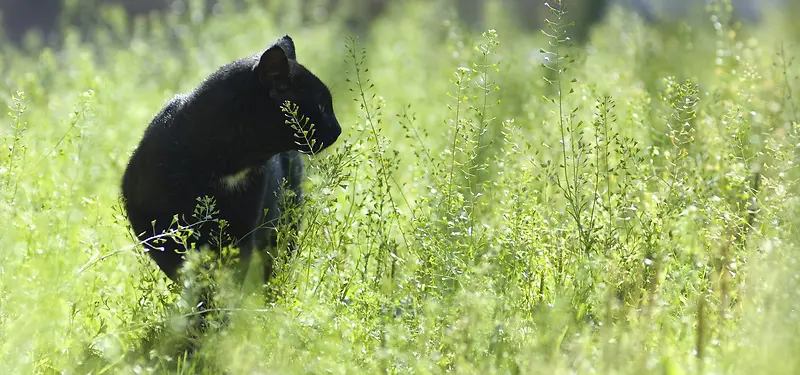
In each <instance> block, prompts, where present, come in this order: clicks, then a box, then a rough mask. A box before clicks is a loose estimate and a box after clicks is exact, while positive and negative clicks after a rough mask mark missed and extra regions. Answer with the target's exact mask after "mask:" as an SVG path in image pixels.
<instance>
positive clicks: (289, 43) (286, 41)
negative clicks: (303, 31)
mask: <svg viewBox="0 0 800 375" xmlns="http://www.w3.org/2000/svg"><path fill="white" fill-rule="evenodd" d="M276 44H278V45H280V46H281V47H283V51H284V52H286V57H288V58H290V59H292V60H297V54H295V52H294V41H293V40H292V38H291V37H289V36H288V35H284V36H282V37H281V38H280V39H278V42H277V43H276Z"/></svg>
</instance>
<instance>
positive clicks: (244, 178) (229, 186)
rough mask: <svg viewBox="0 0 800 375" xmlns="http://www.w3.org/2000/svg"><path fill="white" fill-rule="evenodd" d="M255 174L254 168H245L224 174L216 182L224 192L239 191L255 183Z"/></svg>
mask: <svg viewBox="0 0 800 375" xmlns="http://www.w3.org/2000/svg"><path fill="white" fill-rule="evenodd" d="M255 174H256V173H255V172H254V171H253V168H245V169H242V170H240V171H238V172H236V173H232V174H228V175H223V176H221V177H219V178H218V179H217V181H216V182H217V185H218V186H219V188H220V189H222V191H224V192H230V193H233V192H238V191H242V190H244V189H246V188H247V187H248V186H250V185H252V184H253V179H254V177H255V176H254V175H255Z"/></svg>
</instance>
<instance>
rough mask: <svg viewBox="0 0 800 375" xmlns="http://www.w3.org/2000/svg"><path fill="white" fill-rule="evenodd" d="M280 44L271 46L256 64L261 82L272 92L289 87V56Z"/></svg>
mask: <svg viewBox="0 0 800 375" xmlns="http://www.w3.org/2000/svg"><path fill="white" fill-rule="evenodd" d="M286 55H287V54H286V51H284V50H283V48H281V46H280V45H278V44H275V45H273V46H272V47H269V48H268V49H267V50H266V51H264V53H263V54H261V58H259V59H258V64H256V66H255V71H256V73H257V74H258V79H259V80H260V81H261V84H262V85H264V86H265V87H267V88H268V89H270V91H271V92H274V91H283V90H286V88H288V87H289V81H290V75H291V72H290V71H289V58H288V57H287V56H286Z"/></svg>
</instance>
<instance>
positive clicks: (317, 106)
mask: <svg viewBox="0 0 800 375" xmlns="http://www.w3.org/2000/svg"><path fill="white" fill-rule="evenodd" d="M253 71H254V72H255V73H256V75H257V76H258V80H259V82H260V83H261V85H263V87H264V88H265V89H266V90H267V92H268V95H269V97H270V99H271V100H272V101H274V102H275V103H278V104H279V105H281V104H283V103H285V102H286V101H289V102H291V103H294V104H295V105H297V106H298V108H297V115H298V116H297V117H298V119H299V120H302V117H304V118H306V119H308V124H307V125H306V124H305V123H304V121H301V124H303V125H304V128H305V129H306V130H308V127H310V125H311V124H313V133H311V134H310V135H309V139H308V140H306V139H305V138H304V137H302V136H300V137H294V138H295V139H294V142H295V146H294V147H293V149H296V150H299V151H301V152H305V153H311V152H312V151H313V152H314V153H316V152H320V151H322V150H324V149H325V148H327V147H328V146H330V145H332V144H333V143H334V142H335V141H336V140H337V139H338V138H339V135H340V134H341V132H342V128H341V127H340V126H339V121H338V120H337V119H336V114H335V113H334V111H333V99H332V98H331V93H330V90H328V87H327V86H326V85H325V84H324V83H323V82H322V81H321V80H320V79H319V78H317V76H315V75H314V74H313V73H311V72H310V71H309V70H308V69H306V67H304V66H303V65H302V64H300V63H298V62H297V54H296V53H295V49H294V41H292V38H290V37H289V36H288V35H284V36H283V37H281V38H280V39H278V41H276V42H275V43H274V44H273V45H272V46H270V47H269V48H267V50H266V51H264V52H263V53H262V54H261V57H260V58H259V59H258V61H257V62H256V64H255V65H254V66H253ZM287 119H289V117H287ZM285 126H286V127H290V125H288V124H287V125H285ZM295 135H299V134H295ZM311 140H313V149H312V147H310V146H309V144H308V143H309V142H310V141H311Z"/></svg>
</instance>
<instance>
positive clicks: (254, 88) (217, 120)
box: [122, 36, 341, 281]
mask: <svg viewBox="0 0 800 375" xmlns="http://www.w3.org/2000/svg"><path fill="white" fill-rule="evenodd" d="M286 100H288V101H290V102H292V103H294V104H296V105H297V106H298V109H299V110H298V112H299V114H301V115H302V116H304V117H306V118H307V119H308V120H309V122H308V123H309V124H314V128H313V133H312V135H311V139H312V142H306V141H304V138H303V137H298V134H297V132H296V131H295V130H294V129H293V128H292V126H290V125H287V124H286V120H287V114H286V113H284V111H283V110H282V109H281V105H282V104H283V103H284V102H285V101H286ZM340 133H341V128H340V126H339V122H338V121H337V119H336V116H335V115H334V112H333V104H332V99H331V94H330V91H329V90H328V88H327V87H326V86H325V84H324V83H322V81H320V80H319V78H317V77H316V76H315V75H314V74H313V73H311V72H310V71H308V70H307V69H306V68H305V67H304V66H303V65H301V64H299V63H298V62H297V57H296V55H295V48H294V42H293V41H292V39H291V38H290V37H289V36H283V37H282V38H280V39H279V40H278V41H277V42H275V44H274V45H272V46H271V47H269V48H268V49H267V50H266V51H264V52H263V53H259V54H256V55H253V56H250V57H246V58H242V59H239V60H236V61H233V62H231V63H229V64H227V65H224V66H222V67H221V68H220V69H219V70H217V71H216V72H215V73H213V74H212V75H211V76H210V77H208V78H207V79H206V80H205V81H204V82H202V83H201V84H200V85H199V86H198V87H197V88H195V89H194V90H193V91H192V92H190V93H188V94H182V95H178V96H176V97H175V98H173V99H172V100H171V101H170V102H169V103H167V105H166V106H165V107H164V108H163V109H162V110H161V112H160V113H159V114H158V115H157V116H156V117H155V118H154V119H153V120H152V122H151V123H150V125H149V126H148V127H147V129H146V130H145V132H144V137H143V138H142V140H141V142H140V143H139V145H138V147H137V148H136V150H135V151H134V153H133V155H132V157H131V159H130V161H129V163H128V166H127V168H126V170H125V174H124V176H123V178H122V197H123V199H124V207H125V210H126V212H127V215H128V220H129V221H130V223H131V226H132V227H133V230H134V231H135V232H136V235H137V236H138V238H139V239H140V240H141V241H143V242H144V244H145V246H146V247H147V249H148V253H149V254H150V256H151V257H152V259H154V260H155V262H156V263H157V264H158V266H159V268H160V269H161V270H162V271H163V272H164V273H165V274H166V275H167V276H168V277H169V278H171V279H172V280H176V281H177V279H178V273H179V272H178V271H179V270H180V267H181V265H182V264H183V261H184V258H183V255H182V254H181V252H184V251H185V250H186V246H185V245H184V244H182V243H179V242H176V241H174V240H173V239H171V238H169V237H168V236H160V237H161V238H159V239H158V240H154V239H153V237H154V236H159V235H161V234H162V233H163V232H165V231H167V230H169V229H171V228H172V229H174V228H176V226H175V224H174V223H173V217H176V215H177V219H178V223H179V224H181V225H193V226H194V227H193V228H192V229H193V230H194V231H195V232H196V233H199V235H197V236H194V237H192V238H190V239H191V240H192V241H193V242H194V244H195V245H196V248H200V247H201V246H203V245H209V246H210V247H211V248H212V249H219V248H220V246H226V245H231V244H233V245H236V247H238V248H239V251H240V264H242V265H243V266H246V265H247V264H248V261H249V259H250V257H251V255H252V252H253V251H261V250H264V249H266V248H268V247H269V246H275V240H276V232H275V227H276V225H278V223H277V220H278V218H279V217H280V215H281V207H280V206H279V203H280V197H279V194H278V193H279V191H281V187H282V186H286V188H287V189H288V191H291V192H293V194H292V195H293V197H290V199H289V200H290V201H293V202H294V203H300V201H301V200H302V196H303V192H302V190H301V186H300V185H301V179H302V175H303V165H302V159H301V155H300V153H316V152H319V151H322V150H323V149H325V148H327V147H328V146H330V145H331V144H332V143H334V142H335V141H336V139H337V138H338V137H339V135H340ZM308 143H312V145H309V144H308ZM284 180H285V181H286V184H285V185H283V181H284ZM202 197H213V198H214V200H215V208H216V210H217V211H218V218H219V219H224V220H225V221H227V227H226V228H224V232H225V233H226V234H228V235H229V236H230V238H229V239H228V240H224V241H223V243H219V242H220V241H218V240H217V236H215V232H214V230H216V228H219V225H218V224H215V223H213V222H203V221H198V219H197V218H196V217H194V212H195V208H196V207H197V204H198V198H202ZM265 209H266V215H265V214H264V211H265ZM298 220H299V218H294V219H293V220H292V221H291V222H286V223H282V224H281V225H289V226H291V227H292V228H296V226H297V225H298V222H297V221H298ZM266 259H270V258H265V260H266ZM267 263H270V262H267ZM270 270H271V267H269V265H267V266H266V269H265V272H266V273H269V272H270ZM265 276H266V277H269V274H267V275H265Z"/></svg>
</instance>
